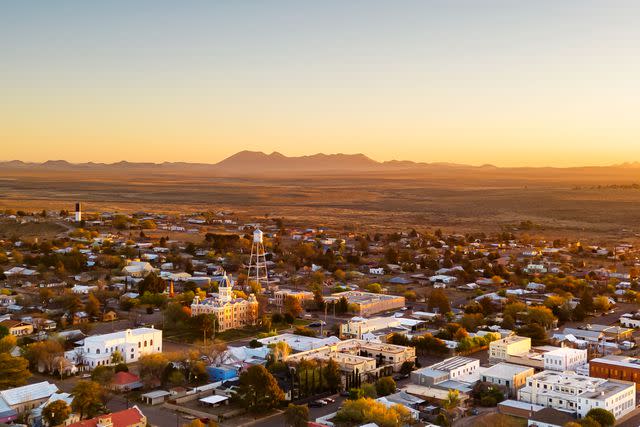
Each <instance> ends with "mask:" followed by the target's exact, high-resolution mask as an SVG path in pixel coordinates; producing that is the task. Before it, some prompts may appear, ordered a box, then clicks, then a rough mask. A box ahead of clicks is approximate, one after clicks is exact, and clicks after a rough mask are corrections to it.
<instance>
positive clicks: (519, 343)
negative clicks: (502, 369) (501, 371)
mask: <svg viewBox="0 0 640 427" xmlns="http://www.w3.org/2000/svg"><path fill="white" fill-rule="evenodd" d="M529 350H531V338H529V337H519V336H517V335H512V336H509V337H506V338H502V339H500V340H496V341H492V342H490V343H489V359H490V360H493V361H505V360H507V357H508V356H515V355H518V354H524V353H527V352H529Z"/></svg>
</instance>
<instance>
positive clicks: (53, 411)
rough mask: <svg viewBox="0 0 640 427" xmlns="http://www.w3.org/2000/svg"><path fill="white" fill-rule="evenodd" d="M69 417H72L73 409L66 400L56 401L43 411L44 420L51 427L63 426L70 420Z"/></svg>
mask: <svg viewBox="0 0 640 427" xmlns="http://www.w3.org/2000/svg"><path fill="white" fill-rule="evenodd" d="M69 415H71V408H70V407H69V405H67V402H65V401H64V400H55V401H53V402H51V403H50V404H48V405H47V406H45V407H44V409H43V410H42V418H44V420H45V421H46V423H47V425H48V426H50V427H53V426H58V425H60V424H62V423H63V422H65V421H66V420H67V418H69Z"/></svg>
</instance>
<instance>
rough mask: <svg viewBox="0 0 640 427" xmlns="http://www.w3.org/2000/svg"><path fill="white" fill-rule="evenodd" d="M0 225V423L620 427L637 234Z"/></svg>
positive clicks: (524, 227)
mask: <svg viewBox="0 0 640 427" xmlns="http://www.w3.org/2000/svg"><path fill="white" fill-rule="evenodd" d="M534 228H535V224H532V223H529V222H523V223H521V224H518V225H515V226H514V227H511V228H510V229H508V230H507V229H504V228H503V229H501V230H496V233H495V234H493V235H488V234H485V233H475V234H474V233H472V234H460V233H461V232H462V231H456V232H453V231H450V232H446V231H443V230H440V229H435V230H431V229H425V230H417V229H407V230H397V231H395V232H390V233H379V232H376V233H368V232H367V231H366V230H362V231H359V232H355V231H353V230H346V229H337V228H336V229H334V228H331V227H330V226H327V225H318V224H300V223H298V222H295V221H292V222H290V221H288V220H287V219H286V218H282V217H278V216H273V217H272V216H270V215H263V216H247V215H246V214H237V213H234V212H231V211H206V212H191V213H185V214H182V215H176V214H165V213H158V212H143V211H140V212H115V211H114V212H95V211H91V210H90V208H89V209H88V210H87V211H86V212H85V206H83V204H82V203H76V204H75V206H70V209H69V210H62V211H59V212H58V211H47V210H42V211H36V212H26V211H21V210H17V211H14V210H6V211H4V212H3V213H2V214H1V215H0V238H1V240H0V245H1V246H2V251H1V252H0V266H1V267H2V272H3V273H2V274H1V275H0V279H1V280H0V284H1V286H2V287H1V289H0V293H1V295H0V306H1V308H2V315H1V317H0V335H1V336H2V338H1V339H0V351H1V352H0V388H1V389H2V390H1V391H0V421H1V422H4V423H12V424H24V425H29V426H58V425H64V426H73V427H85V426H97V427H108V426H113V427H134V426H136V427H137V426H146V425H154V426H160V427H163V426H173V425H178V426H189V427H200V426H202V425H211V426H214V425H219V426H231V425H233V426H238V425H243V426H252V425H255V426H271V425H288V426H295V427H298V426H307V425H309V426H360V425H374V424H375V425H378V426H381V427H386V426H404V425H424V426H433V425H439V426H450V425H455V426H475V425H480V426H483V425H486V426H489V425H501V426H503V425H504V426H525V425H528V426H545V427H546V426H575V425H582V426H598V425H600V426H603V427H604V426H612V425H621V426H636V425H638V424H639V423H640V408H638V406H637V399H636V396H637V391H636V385H637V384H640V359H639V358H637V356H638V352H639V351H638V348H637V340H638V338H639V337H640V334H639V333H638V329H637V328H640V312H638V305H637V304H638V301H639V300H640V294H639V293H638V292H639V289H638V276H639V275H640V261H639V258H638V257H639V255H640V252H639V250H638V248H637V246H636V245H634V243H633V242H634V241H635V239H636V236H635V235H632V234H630V235H629V238H627V239H623V240H621V241H619V242H616V243H609V244H603V243H602V242H585V241H582V242H581V241H571V240H568V239H566V238H560V239H555V240H545V239H539V238H535V237H532V236H533V235H535V234H536V233H535V232H534V231H532V229H534Z"/></svg>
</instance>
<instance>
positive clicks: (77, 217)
mask: <svg viewBox="0 0 640 427" xmlns="http://www.w3.org/2000/svg"><path fill="white" fill-rule="evenodd" d="M75 220H76V222H80V221H82V206H81V205H80V202H78V203H76V215H75Z"/></svg>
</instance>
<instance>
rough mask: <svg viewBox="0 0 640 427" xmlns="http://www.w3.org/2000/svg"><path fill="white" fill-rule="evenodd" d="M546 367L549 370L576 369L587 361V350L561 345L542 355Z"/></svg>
mask: <svg viewBox="0 0 640 427" xmlns="http://www.w3.org/2000/svg"><path fill="white" fill-rule="evenodd" d="M542 359H543V360H544V369H545V370H548V371H559V372H563V371H574V370H575V369H576V368H577V367H578V366H582V365H584V364H585V363H587V350H586V349H579V348H570V347H561V348H558V349H557V350H553V351H549V352H546V353H544V354H543V355H542Z"/></svg>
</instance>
